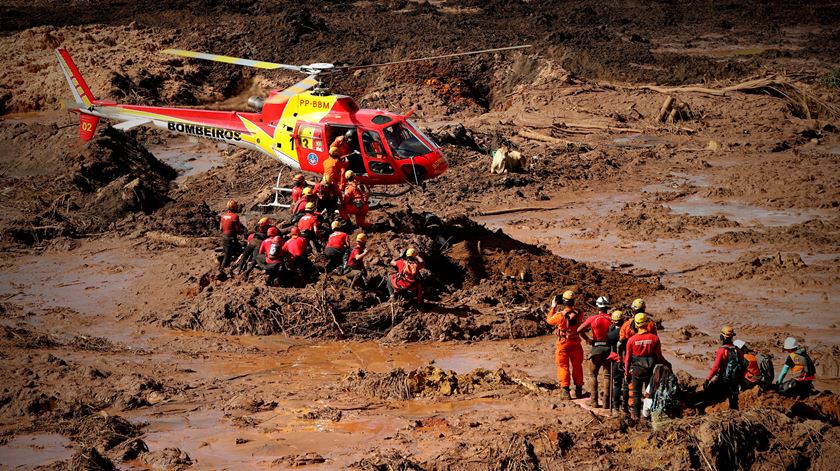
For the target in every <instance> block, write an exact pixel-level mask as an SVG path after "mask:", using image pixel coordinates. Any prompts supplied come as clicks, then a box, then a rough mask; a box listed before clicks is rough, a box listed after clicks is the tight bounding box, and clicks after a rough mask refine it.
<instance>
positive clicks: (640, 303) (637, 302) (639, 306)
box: [630, 298, 646, 312]
mask: <svg viewBox="0 0 840 471" xmlns="http://www.w3.org/2000/svg"><path fill="white" fill-rule="evenodd" d="M645 307H646V306H645V300H644V299H642V298H636V299H634V300H633V304H631V305H630V309H632V310H634V311H640V312H641V311H644V310H645Z"/></svg>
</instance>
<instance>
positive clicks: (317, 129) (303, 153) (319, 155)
mask: <svg viewBox="0 0 840 471" xmlns="http://www.w3.org/2000/svg"><path fill="white" fill-rule="evenodd" d="M295 135H296V136H297V155H298V163H300V168H301V170H307V171H311V172H321V171H322V170H323V164H322V163H321V162H323V161H324V160H326V159H327V158H328V157H329V154H328V152H327V146H326V144H325V143H324V126H322V125H320V124H312V123H302V122H299V123H298V125H297V132H296V133H295Z"/></svg>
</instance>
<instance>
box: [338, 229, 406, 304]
mask: <svg viewBox="0 0 840 471" xmlns="http://www.w3.org/2000/svg"><path fill="white" fill-rule="evenodd" d="M367 240H368V236H367V234H365V233H364V232H362V233H360V234H358V235H357V236H356V245H354V246H353V250H351V251H350V254H349V255H348V256H347V261H346V262H345V263H344V267H343V269H342V273H343V275H344V277H345V278H347V279H348V280H349V282H350V287H351V288H361V289H365V287H366V285H367V268H366V267H365V257H366V256H367V253H368V252H367ZM418 302H419V301H418Z"/></svg>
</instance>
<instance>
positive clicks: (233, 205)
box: [227, 200, 239, 211]
mask: <svg viewBox="0 0 840 471" xmlns="http://www.w3.org/2000/svg"><path fill="white" fill-rule="evenodd" d="M227 209H229V210H231V211H236V210H237V209H239V203H237V202H236V200H228V202H227Z"/></svg>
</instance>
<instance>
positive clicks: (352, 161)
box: [327, 126, 368, 175]
mask: <svg viewBox="0 0 840 471" xmlns="http://www.w3.org/2000/svg"><path fill="white" fill-rule="evenodd" d="M327 129H328V131H329V132H328V134H329V135H330V136H331V137H330V142H332V141H334V140H335V139H336V138H337V137H338V136H341V135H344V134H345V133H346V132H347V131H352V133H353V138H352V139H350V141H349V144H350V148H351V150H352V153H351V154H350V155H349V156H348V157H347V168H348V170H352V171H353V172H354V173H356V174H357V175H367V173H368V171H367V168H366V167H365V161H364V159H363V158H362V154H361V150H360V149H359V130H358V129H357V128H355V127H350V126H328V127H327Z"/></svg>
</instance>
